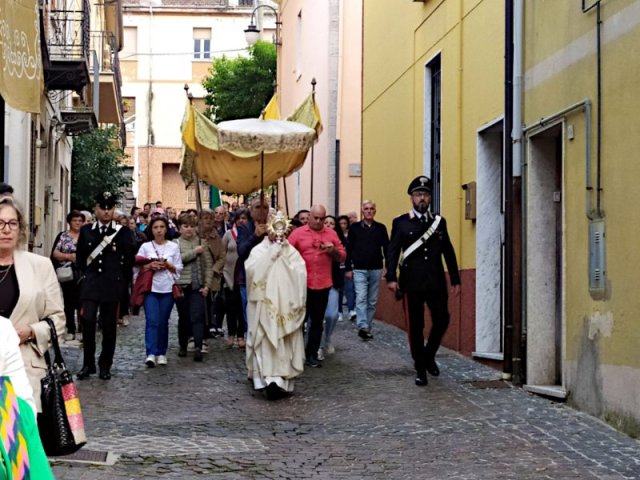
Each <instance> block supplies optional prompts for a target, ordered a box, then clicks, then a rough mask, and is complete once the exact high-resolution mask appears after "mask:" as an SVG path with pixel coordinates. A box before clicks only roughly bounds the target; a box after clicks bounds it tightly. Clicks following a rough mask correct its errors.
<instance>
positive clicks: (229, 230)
mask: <svg viewBox="0 0 640 480" xmlns="http://www.w3.org/2000/svg"><path fill="white" fill-rule="evenodd" d="M6 187H8V188H7V189H5V190H7V191H6V192H4V193H3V188H0V316H2V317H4V319H6V322H7V323H9V322H10V323H11V324H13V327H14V328H13V329H10V330H12V331H11V332H9V333H10V334H11V335H12V336H13V337H12V339H11V341H10V342H9V343H15V345H14V346H15V347H16V348H15V351H14V352H13V354H14V357H15V353H16V352H18V351H19V353H20V356H21V357H22V363H23V365H22V363H21V367H22V368H21V369H16V370H21V371H23V372H24V375H22V376H20V375H17V376H16V373H15V371H13V370H12V371H11V372H7V371H6V369H5V365H4V364H2V363H0V368H2V371H0V376H2V377H3V378H5V377H7V378H8V379H9V380H10V381H11V380H12V381H13V383H14V384H15V387H16V393H17V396H18V397H20V398H23V399H26V400H27V401H28V403H29V405H30V406H31V410H32V412H38V413H40V412H41V409H42V405H41V403H40V397H41V380H42V378H43V376H44V375H45V373H46V371H47V363H46V362H45V359H44V358H43V357H44V354H45V352H46V351H47V350H48V348H49V346H50V342H51V340H52V338H53V337H54V336H55V335H54V333H56V334H57V335H58V336H59V337H60V338H61V339H63V341H64V342H66V343H67V344H68V345H76V346H78V347H81V348H82V350H83V365H82V368H81V369H80V370H79V371H78V372H77V373H76V378H77V379H78V380H83V379H85V378H87V377H89V376H91V375H93V374H96V373H97V374H98V375H99V378H101V379H102V380H109V379H110V378H111V369H112V365H113V363H114V353H115V347H116V338H117V329H118V326H121V327H126V326H127V325H128V324H129V322H131V321H132V319H135V318H136V317H137V316H138V315H139V314H140V312H141V309H142V310H143V312H144V319H145V338H144V345H145V355H144V364H145V365H146V367H147V368H154V367H156V366H163V365H166V364H167V363H168V362H169V357H170V355H169V352H168V344H169V341H168V340H169V335H170V332H169V317H170V314H171V311H172V309H173V307H174V306H175V307H176V310H177V313H178V331H177V336H178V344H179V350H178V352H177V355H178V356H180V357H185V356H187V355H188V353H190V352H192V357H193V360H194V361H196V362H202V361H203V359H204V355H205V354H207V353H208V344H207V342H208V341H210V340H209V339H211V338H215V337H223V338H224V337H226V338H225V343H226V346H227V347H228V348H237V349H240V350H246V353H245V355H246V365H247V372H248V378H249V380H250V381H251V382H252V384H253V387H254V388H255V389H257V390H262V391H264V392H265V394H266V397H267V398H268V399H275V398H280V397H282V396H286V395H288V394H290V393H291V392H292V391H293V386H294V381H295V378H296V377H297V376H299V375H300V374H301V373H302V372H303V370H304V367H305V366H307V367H310V368H318V367H321V366H322V361H323V360H324V359H325V358H327V357H328V356H330V355H333V354H334V353H335V348H334V346H333V343H332V334H333V331H334V327H335V325H336V322H338V321H341V320H342V319H343V317H348V319H349V320H351V321H353V322H354V323H355V325H356V328H357V335H358V336H359V337H360V338H361V339H362V341H371V340H372V339H373V338H374V336H373V316H374V313H375V309H376V302H377V299H378V292H379V288H380V284H381V280H382V278H383V276H384V278H385V279H386V284H387V287H388V288H389V289H390V290H391V291H393V292H394V293H395V294H396V297H397V298H399V299H403V305H404V308H405V313H406V315H407V318H408V328H407V332H408V334H409V345H410V350H411V354H412V357H413V359H414V364H415V368H416V379H415V383H416V385H419V386H423V385H426V384H427V376H426V373H427V372H429V373H430V374H431V375H434V376H437V375H438V374H439V370H438V366H437V364H436V362H435V355H436V351H437V349H438V347H439V345H440V341H441V339H442V336H443V335H444V332H445V331H446V328H447V325H448V321H449V314H448V311H447V287H446V280H445V275H444V269H443V265H442V259H443V258H444V260H445V261H446V264H447V267H448V270H449V275H450V281H451V285H452V288H451V291H452V292H453V293H454V294H458V293H459V284H460V278H459V274H458V268H457V263H456V258H455V253H454V250H453V247H452V246H451V242H450V240H449V237H448V233H447V230H446V222H445V221H444V219H443V218H441V217H440V216H439V215H433V214H431V213H430V212H429V203H430V200H431V182H430V180H429V179H428V178H426V177H424V176H421V177H418V178H416V179H414V180H413V181H412V182H411V183H410V185H409V187H408V189H407V193H408V194H409V196H410V198H411V202H412V205H411V206H412V208H411V210H410V212H409V213H407V214H404V215H401V216H399V217H397V218H396V219H395V220H394V223H393V228H392V233H391V238H390V237H389V234H388V231H387V228H386V226H385V225H384V224H382V223H380V222H377V221H376V220H375V215H376V205H375V203H374V202H372V201H364V202H362V205H361V212H360V213H361V218H360V219H358V215H357V213H356V212H350V213H348V214H346V215H340V216H333V215H328V214H327V212H326V209H325V207H324V206H322V205H313V206H311V207H310V209H308V210H306V209H305V210H300V211H299V212H298V213H296V215H295V216H294V217H292V218H291V219H290V220H289V219H287V218H286V216H285V215H284V214H283V213H282V212H276V211H275V210H274V209H273V208H271V207H270V206H269V205H268V203H267V202H266V201H265V200H264V198H263V197H258V198H255V199H254V200H253V201H251V202H250V204H249V205H248V206H245V205H236V204H234V205H230V204H228V203H225V204H224V205H222V206H220V207H217V208H215V209H214V210H209V209H205V210H202V211H196V210H187V211H184V212H181V213H179V214H178V213H177V212H176V211H175V210H174V209H172V208H171V207H167V208H164V207H163V205H162V202H160V201H158V202H156V203H155V205H151V204H145V205H144V206H143V208H137V207H134V208H133V209H131V211H130V213H129V214H126V213H124V212H121V211H118V210H117V209H116V204H117V202H118V198H117V196H116V195H115V194H113V193H111V192H99V193H98V194H97V195H96V203H95V209H94V212H93V213H91V212H87V211H76V210H72V211H71V212H69V214H68V215H67V217H66V221H67V224H68V228H67V229H65V230H64V231H62V232H60V233H59V235H58V236H57V237H56V239H55V241H54V242H53V245H52V248H51V255H50V261H49V260H48V259H46V258H43V257H41V256H38V255H35V254H31V253H28V252H25V251H24V249H23V248H24V245H25V241H26V234H27V232H26V225H25V220H24V216H23V214H22V211H21V209H20V207H19V206H18V205H16V204H15V203H14V202H13V200H12V198H11V192H10V191H8V190H9V189H10V187H9V186H6ZM13 267H15V268H13ZM398 270H400V283H398V281H397V280H398V279H397V276H396V275H397V273H398ZM425 304H426V305H427V306H428V307H429V309H430V310H431V315H432V322H433V327H432V328H431V333H430V335H429V339H428V342H427V344H426V345H425V343H424V337H423V330H424V305H425ZM44 319H50V320H51V322H49V323H47V322H44V321H42V320H44ZM50 325H51V326H52V327H50ZM52 328H54V329H55V332H54V331H52ZM5 330H6V329H5ZM97 331H101V337H102V345H101V351H100V355H99V357H98V359H97V362H96V349H97V348H96V333H97ZM16 336H17V339H15V340H14V339H13V338H15V337H16ZM4 343H6V342H4ZM4 350H8V349H3V353H5V352H4ZM142 360H143V359H142V358H141V362H142ZM19 363H20V362H19ZM12 377H14V378H12ZM5 390H6V389H3V392H4V391H5ZM41 433H42V432H41ZM5 446H6V447H8V448H9V449H11V448H12V447H11V446H10V445H9V444H6V445H5ZM5 450H6V449H5ZM34 452H36V453H34V455H36V454H37V449H36V450H34ZM11 458H12V457H11V454H10V453H7V455H6V456H5V464H6V462H9V464H11V461H12V460H11ZM0 470H1V469H0ZM8 478H13V477H8ZM15 478H17V477H15ZM42 478H47V477H42Z"/></svg>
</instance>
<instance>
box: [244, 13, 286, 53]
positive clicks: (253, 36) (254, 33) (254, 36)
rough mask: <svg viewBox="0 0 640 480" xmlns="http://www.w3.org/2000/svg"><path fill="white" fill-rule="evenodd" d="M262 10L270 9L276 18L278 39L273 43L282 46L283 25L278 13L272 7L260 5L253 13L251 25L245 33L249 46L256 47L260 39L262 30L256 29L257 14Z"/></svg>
mask: <svg viewBox="0 0 640 480" xmlns="http://www.w3.org/2000/svg"><path fill="white" fill-rule="evenodd" d="M260 8H269V9H271V10H272V11H273V13H274V15H275V16H276V38H275V39H274V40H273V43H274V45H282V42H281V41H280V25H282V22H281V21H280V17H279V15H278V11H277V10H276V9H275V8H273V7H272V6H271V5H258V6H257V7H256V8H254V9H253V11H252V12H251V23H250V24H249V26H248V27H247V28H246V29H245V31H244V37H245V38H246V40H247V43H248V44H249V45H255V44H256V42H257V41H258V39H259V38H260V30H258V27H256V12H257V11H258V9H260Z"/></svg>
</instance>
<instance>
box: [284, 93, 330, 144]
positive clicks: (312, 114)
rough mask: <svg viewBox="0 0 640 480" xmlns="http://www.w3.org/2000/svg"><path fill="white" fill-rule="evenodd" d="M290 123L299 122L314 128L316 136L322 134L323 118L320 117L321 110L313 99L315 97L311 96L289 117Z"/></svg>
mask: <svg viewBox="0 0 640 480" xmlns="http://www.w3.org/2000/svg"><path fill="white" fill-rule="evenodd" d="M287 120H289V121H290V122H298V123H301V124H303V125H306V126H307V127H309V128H313V129H314V130H315V131H316V136H318V135H320V132H322V118H321V117H320V109H319V108H318V105H317V104H316V102H315V100H314V99H313V95H309V96H308V97H307V98H306V99H305V100H304V102H302V103H301V104H300V105H299V106H298V108H296V109H295V110H294V111H293V113H292V114H291V115H289V116H288V117H287Z"/></svg>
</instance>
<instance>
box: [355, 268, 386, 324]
mask: <svg viewBox="0 0 640 480" xmlns="http://www.w3.org/2000/svg"><path fill="white" fill-rule="evenodd" d="M381 276H382V270H381V269H380V270H354V271H353V283H354V286H355V290H356V315H357V321H358V329H360V328H365V329H367V330H371V323H372V322H373V314H374V313H375V312H376V303H378V290H379V289H380V278H381Z"/></svg>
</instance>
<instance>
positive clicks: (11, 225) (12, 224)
mask: <svg viewBox="0 0 640 480" xmlns="http://www.w3.org/2000/svg"><path fill="white" fill-rule="evenodd" d="M7 225H8V226H9V230H18V228H19V227H20V222H18V221H17V220H9V221H8V222H5V221H4V220H0V230H4V227H6V226H7Z"/></svg>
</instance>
